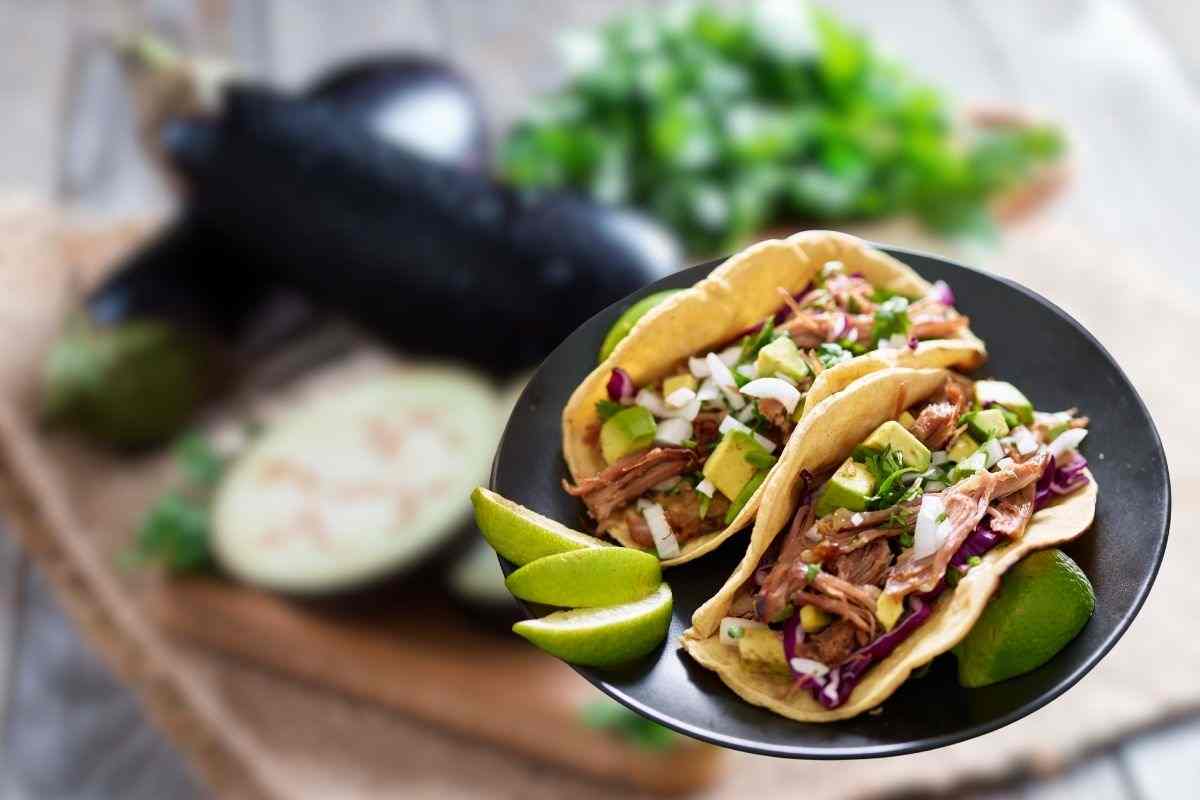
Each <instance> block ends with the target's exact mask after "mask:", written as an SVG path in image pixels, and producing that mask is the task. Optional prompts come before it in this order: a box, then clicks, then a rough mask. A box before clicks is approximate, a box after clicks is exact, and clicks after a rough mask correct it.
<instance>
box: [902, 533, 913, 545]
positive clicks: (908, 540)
mask: <svg viewBox="0 0 1200 800" xmlns="http://www.w3.org/2000/svg"><path fill="white" fill-rule="evenodd" d="M900 546H901V547H912V546H913V535H912V531H905V532H904V533H902V534H900Z"/></svg>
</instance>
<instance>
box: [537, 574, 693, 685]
mask: <svg viewBox="0 0 1200 800" xmlns="http://www.w3.org/2000/svg"><path fill="white" fill-rule="evenodd" d="M670 622H671V587H670V586H668V585H667V584H665V583H664V584H661V585H660V586H659V587H658V589H657V590H656V591H655V592H654V594H652V595H650V596H649V597H645V598H643V599H641V600H638V601H637V602H634V603H625V604H624V605H619V606H606V607H604V608H577V609H575V610H574V611H556V612H554V613H553V614H551V615H549V616H547V617H542V618H541V619H527V620H524V621H523V622H518V623H517V624H516V625H513V632H514V633H517V634H519V635H521V636H524V637H525V638H526V639H528V640H529V641H530V642H532V643H533V644H535V645H537V646H538V647H540V648H542V649H543V650H545V651H546V652H547V653H549V654H550V655H552V656H558V657H559V658H561V659H562V660H563V661H567V662H569V663H571V664H580V665H582V666H588V667H610V666H614V665H616V664H624V663H625V662H627V661H633V660H634V659H637V658H641V657H642V656H644V655H646V654H647V653H649V652H650V651H652V650H653V649H654V648H655V647H657V646H658V645H659V644H660V643H661V642H662V640H663V639H665V638H666V637H667V627H668V625H669V624H670Z"/></svg>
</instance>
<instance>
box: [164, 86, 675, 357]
mask: <svg viewBox="0 0 1200 800" xmlns="http://www.w3.org/2000/svg"><path fill="white" fill-rule="evenodd" d="M164 149H165V151H166V152H167V154H168V156H169V157H170V158H171V160H172V163H173V165H174V167H175V168H176V169H177V170H179V172H180V173H181V174H182V175H183V176H185V179H186V181H187V183H188V185H189V191H190V208H191V213H192V214H193V216H194V217H195V218H196V219H197V220H198V221H199V223H200V224H201V225H203V226H205V227H206V228H207V230H208V232H209V235H212V236H214V237H215V236H222V237H225V239H226V240H227V242H228V243H229V244H230V245H231V246H234V247H237V248H238V249H240V250H242V251H244V252H246V253H247V254H248V255H251V256H252V257H253V259H254V262H255V263H260V264H261V265H262V266H263V268H264V269H266V270H269V274H270V277H272V278H274V279H277V280H279V281H280V282H283V283H287V284H291V285H295V286H296V287H298V288H300V289H301V290H303V291H305V292H306V293H308V294H309V295H310V296H311V297H313V298H315V299H318V300H319V301H320V302H322V303H323V304H328V305H329V306H331V307H333V308H336V309H337V310H339V311H340V312H342V313H343V314H345V315H346V316H347V317H349V318H351V319H353V320H354V321H356V322H358V323H359V324H361V325H362V326H364V327H365V328H366V329H368V330H369V331H370V332H372V333H373V334H375V335H376V336H379V337H380V338H382V339H384V340H386V341H388V342H390V343H393V344H395V345H397V346H400V347H403V348H404V349H406V350H418V351H423V352H432V353H440V354H446V355H453V356H457V357H461V358H466V359H469V360H471V361H474V362H475V363H477V364H480V365H482V366H484V367H486V368H489V369H491V370H493V371H496V372H505V371H508V370H511V369H513V368H517V367H521V366H527V365H530V364H533V363H536V362H537V361H538V360H540V359H541V358H542V357H544V356H545V355H546V353H548V352H549V350H550V349H551V348H552V347H554V346H555V345H556V344H557V343H558V342H559V341H561V340H562V339H563V337H565V336H566V334H567V333H569V332H570V331H571V330H573V329H574V328H575V327H576V326H577V325H579V324H580V323H581V322H582V321H583V320H585V319H587V318H588V317H589V316H590V315H592V314H594V313H595V312H596V311H598V310H599V309H601V308H603V307H604V306H605V305H607V304H609V303H611V302H614V301H615V300H617V299H619V298H621V297H624V296H625V295H627V294H629V293H630V292H632V291H634V290H636V289H638V288H640V287H642V286H644V285H645V284H646V283H649V282H651V281H653V280H655V279H657V278H660V277H662V276H664V275H666V274H667V273H669V272H670V271H672V270H674V269H677V268H678V267H679V265H680V264H679V252H678V249H677V248H676V246H675V244H674V242H673V240H672V239H671V237H670V236H669V235H668V234H666V233H665V232H663V231H661V230H660V229H658V228H657V227H656V226H654V225H653V224H652V223H649V222H647V221H644V220H642V219H641V218H639V217H635V216H633V215H631V214H629V213H627V212H622V211H617V210H611V209H607V208H602V207H598V206H595V205H592V204H591V203H589V202H586V201H584V200H581V199H579V198H575V197H571V196H566V195H559V194H546V195H541V196H537V197H531V196H524V195H521V194H518V193H516V192H514V191H511V190H509V189H507V188H505V187H504V186H501V185H499V184H497V183H496V182H494V181H492V180H491V179H489V178H487V177H485V176H483V175H479V174H477V173H472V172H470V171H467V170H462V169H458V168H455V167H452V166H448V165H445V164H440V163H437V162H434V161H431V160H429V159H427V158H422V157H420V156H418V155H416V154H415V153H413V152H411V151H408V150H405V149H403V148H399V147H396V146H394V145H391V144H389V143H387V142H384V141H383V140H381V139H379V138H378V137H376V136H374V135H372V134H370V133H368V132H367V131H365V130H364V129H363V128H361V127H360V126H357V125H347V124H344V122H343V121H342V119H341V117H340V115H339V114H338V113H337V112H336V110H334V109H332V108H329V107H327V106H323V105H321V104H314V103H305V102H303V101H298V100H295V99H290V98H288V97H285V96H282V95H279V94H276V93H273V92H270V91H266V90H251V89H246V88H234V89H231V90H230V92H229V94H228V96H227V97H226V111H225V114H224V115H222V117H221V118H220V119H212V120H176V121H174V122H172V123H171V124H169V125H168V126H167V127H165V128H164Z"/></svg>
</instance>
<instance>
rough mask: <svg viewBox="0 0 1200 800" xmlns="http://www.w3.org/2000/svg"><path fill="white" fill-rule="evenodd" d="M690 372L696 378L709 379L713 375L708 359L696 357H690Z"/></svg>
mask: <svg viewBox="0 0 1200 800" xmlns="http://www.w3.org/2000/svg"><path fill="white" fill-rule="evenodd" d="M688 370H689V371H690V372H691V373H692V375H693V377H696V378H707V377H709V376H710V375H712V372H710V371H709V369H708V359H706V358H696V357H695V356H689V357H688Z"/></svg>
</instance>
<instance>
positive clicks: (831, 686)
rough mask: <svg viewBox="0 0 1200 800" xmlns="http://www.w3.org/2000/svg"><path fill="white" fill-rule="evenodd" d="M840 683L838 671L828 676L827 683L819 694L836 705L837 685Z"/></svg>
mask: <svg viewBox="0 0 1200 800" xmlns="http://www.w3.org/2000/svg"><path fill="white" fill-rule="evenodd" d="M841 681H842V671H841V670H838V671H837V672H835V673H833V674H832V675H830V676H829V683H827V684H825V688H824V689H822V690H821V694H823V695H825V699H827V700H828V701H829V702H831V703H836V702H837V699H838V684H839V683H841Z"/></svg>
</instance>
